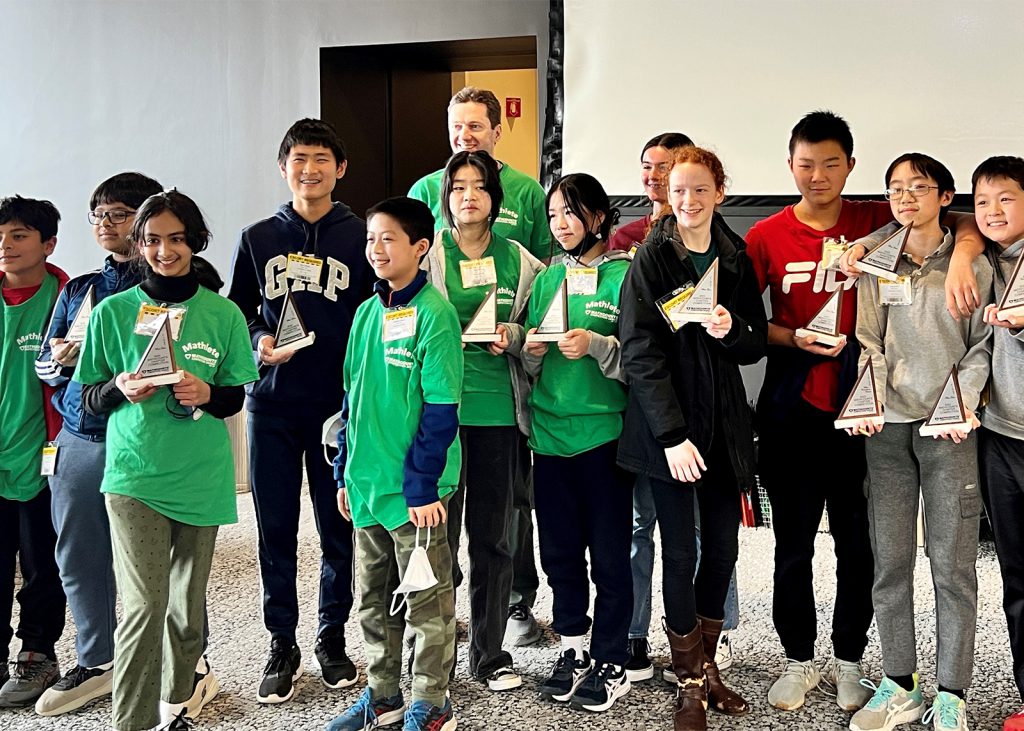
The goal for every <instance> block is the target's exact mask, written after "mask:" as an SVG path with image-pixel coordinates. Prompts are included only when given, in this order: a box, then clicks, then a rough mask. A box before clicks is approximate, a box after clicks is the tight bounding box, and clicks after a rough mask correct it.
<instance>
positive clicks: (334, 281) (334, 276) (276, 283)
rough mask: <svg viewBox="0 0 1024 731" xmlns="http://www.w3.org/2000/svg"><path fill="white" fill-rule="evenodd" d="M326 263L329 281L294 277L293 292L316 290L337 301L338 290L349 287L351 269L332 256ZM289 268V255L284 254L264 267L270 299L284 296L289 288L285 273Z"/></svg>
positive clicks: (273, 258)
mask: <svg viewBox="0 0 1024 731" xmlns="http://www.w3.org/2000/svg"><path fill="white" fill-rule="evenodd" d="M325 264H326V265H327V266H325V267H324V268H323V271H326V272H327V281H326V283H325V284H324V285H323V286H321V285H320V284H319V283H313V282H301V281H299V280H297V279H293V280H292V281H291V290H292V292H314V293H316V294H322V295H323V296H324V297H326V298H327V299H329V300H330V301H331V302H337V301H338V292H340V291H341V290H343V289H348V285H349V278H350V275H349V270H348V267H347V266H345V265H344V264H343V263H342V262H340V261H338V260H337V259H335V258H334V257H331V256H329V257H327V259H326V260H325ZM287 268H288V257H287V256H284V255H283V254H281V255H278V256H274V257H271V258H270V259H268V260H267V265H266V266H265V267H264V269H263V277H264V279H265V281H266V284H265V285H264V290H265V292H266V297H267V299H268V300H273V299H277V298H278V297H284V293H285V291H286V290H287V289H288V277H287V276H286V275H285V270H286V269H287ZM320 278H321V281H323V278H324V275H323V274H322V273H321V275H320Z"/></svg>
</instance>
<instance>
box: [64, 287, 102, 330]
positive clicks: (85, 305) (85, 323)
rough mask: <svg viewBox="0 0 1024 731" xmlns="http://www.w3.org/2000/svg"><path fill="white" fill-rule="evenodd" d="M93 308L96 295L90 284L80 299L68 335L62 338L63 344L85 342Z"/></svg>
mask: <svg viewBox="0 0 1024 731" xmlns="http://www.w3.org/2000/svg"><path fill="white" fill-rule="evenodd" d="M95 306H96V293H95V292H94V291H93V288H92V285H91V284H90V285H89V289H87V290H85V297H84V298H82V306H81V307H79V308H78V314H77V315H75V319H74V320H72V321H71V327H69V328H68V334H67V335H65V336H64V342H66V343H81V342H84V341H85V331H86V329H87V328H88V327H89V316H90V315H91V314H92V308H93V307H95Z"/></svg>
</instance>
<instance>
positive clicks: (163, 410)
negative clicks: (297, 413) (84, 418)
mask: <svg viewBox="0 0 1024 731" xmlns="http://www.w3.org/2000/svg"><path fill="white" fill-rule="evenodd" d="M143 303H146V304H157V303H154V302H153V301H152V300H151V299H150V298H149V297H148V296H147V295H146V293H145V292H143V291H142V288H141V287H138V286H135V287H133V288H131V289H129V290H126V291H124V292H121V293H119V294H115V295H112V296H110V297H107V298H106V299H104V300H103V301H102V302H100V303H99V304H98V305H97V306H96V309H95V310H93V313H92V317H91V318H90V319H89V329H88V330H87V331H86V338H85V344H84V346H83V348H82V354H81V356H80V357H79V362H78V368H77V369H76V370H75V375H74V379H75V380H76V381H78V382H79V383H83V384H95V383H105V382H107V381H109V380H110V379H111V378H114V377H115V376H117V375H118V374H119V373H132V372H134V371H135V369H136V368H137V367H138V364H139V360H140V358H141V357H142V354H143V352H144V351H145V349H146V346H147V345H148V344H149V342H150V338H149V337H148V336H146V335H137V334H135V321H136V318H137V316H138V314H139V308H140V307H141V305H142V304H143ZM180 306H181V307H185V308H187V309H186V312H185V316H184V319H183V320H182V322H181V329H180V332H179V333H178V339H177V341H175V342H174V359H175V362H176V364H177V366H178V368H179V369H181V370H185V371H188V372H189V373H192V374H193V375H194V376H196V377H197V378H199V379H201V380H203V381H206V382H207V383H209V384H211V385H214V386H241V385H244V384H246V383H252V382H253V381H255V380H256V379H257V378H259V374H258V373H257V371H256V365H255V363H254V361H253V353H252V344H251V342H250V340H249V329H248V328H247V327H246V324H245V318H243V317H242V313H241V312H240V311H239V309H238V307H237V306H235V304H234V303H233V302H231V301H229V300H227V299H225V298H223V297H221V296H220V295H219V294H216V293H214V292H211V291H210V290H208V289H206V288H205V287H200V288H199V291H198V292H196V294H194V295H193V296H192V297H190V298H189V299H187V300H185V301H184V302H182V303H181V305H180ZM171 388H172V387H171V386H160V387H158V388H157V390H156V393H154V394H153V395H152V396H151V397H150V398H148V399H146V400H145V401H143V402H141V403H138V404H132V403H129V402H127V401H125V402H124V403H122V404H121V405H120V406H118V407H117V408H116V409H114V410H113V411H112V412H110V418H109V420H108V422H107V424H108V426H107V456H106V464H105V468H104V472H103V483H102V485H101V487H100V490H101V492H105V493H112V494H116V495H127V496H128V497H132V498H135V499H136V500H139V501H140V502H143V503H145V504H146V505H147V506H149V507H150V508H152V509H153V510H155V511H156V512H158V513H160V514H161V515H165V516H167V517H168V518H171V519H172V520H177V521H178V522H180V523H185V524H187V525H198V526H209V525H224V524H225V523H234V522H235V521H237V520H238V514H237V510H236V507H235V464H234V459H233V457H232V454H231V444H230V442H229V440H228V429H227V426H226V425H225V423H224V421H223V420H222V419H218V418H216V417H214V416H210V415H209V414H206V413H204V414H202V415H201V416H200V417H199V418H198V419H193V418H192V417H191V416H186V417H185V418H176V417H175V416H174V415H172V412H175V413H177V414H178V415H179V417H180V415H181V414H182V413H183V407H182V406H181V405H180V404H179V403H178V402H177V400H176V399H175V398H174V396H173V393H172V391H171Z"/></svg>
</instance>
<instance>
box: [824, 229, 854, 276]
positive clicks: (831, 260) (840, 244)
mask: <svg viewBox="0 0 1024 731" xmlns="http://www.w3.org/2000/svg"><path fill="white" fill-rule="evenodd" d="M849 248H850V245H849V244H848V243H846V237H845V236H840V237H839V238H838V239H834V238H832V237H831V236H826V237H824V238H823V239H822V240H821V268H822V269H825V270H826V271H827V270H831V271H839V260H840V259H841V258H842V256H843V254H844V253H846V250H847V249H849Z"/></svg>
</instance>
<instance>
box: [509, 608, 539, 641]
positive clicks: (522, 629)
mask: <svg viewBox="0 0 1024 731" xmlns="http://www.w3.org/2000/svg"><path fill="white" fill-rule="evenodd" d="M543 634H544V633H543V632H542V631H541V628H540V625H538V624H537V620H536V619H535V618H534V616H533V612H532V611H530V608H529V607H528V606H526V605H525V604H513V605H512V606H511V607H509V608H508V622H507V623H506V624H505V644H508V645H512V646H513V647H526V646H527V645H532V644H533V643H534V642H536V641H537V640H539V639H540V638H541V637H542V636H543Z"/></svg>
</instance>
